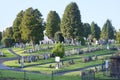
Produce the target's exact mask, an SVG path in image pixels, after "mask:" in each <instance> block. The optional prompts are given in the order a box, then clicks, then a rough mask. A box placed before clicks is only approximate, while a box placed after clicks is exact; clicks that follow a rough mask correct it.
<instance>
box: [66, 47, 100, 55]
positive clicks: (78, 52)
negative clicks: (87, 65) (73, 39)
mask: <svg viewBox="0 0 120 80" xmlns="http://www.w3.org/2000/svg"><path fill="white" fill-rule="evenodd" d="M99 50H102V48H92V49H90V50H86V51H83V50H81V49H79V48H77V49H74V48H73V49H72V51H70V50H69V51H65V56H71V55H79V54H84V53H90V52H94V51H99Z"/></svg>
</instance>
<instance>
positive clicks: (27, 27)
mask: <svg viewBox="0 0 120 80" xmlns="http://www.w3.org/2000/svg"><path fill="white" fill-rule="evenodd" d="M41 17H42V14H41V13H40V12H39V11H38V9H33V8H28V9H27V10H26V11H25V13H24V16H23V19H22V23H21V31H22V39H23V40H25V41H29V42H31V43H32V46H33V48H34V45H35V44H36V43H38V42H39V40H43V30H44V26H43V19H42V18H41Z"/></svg>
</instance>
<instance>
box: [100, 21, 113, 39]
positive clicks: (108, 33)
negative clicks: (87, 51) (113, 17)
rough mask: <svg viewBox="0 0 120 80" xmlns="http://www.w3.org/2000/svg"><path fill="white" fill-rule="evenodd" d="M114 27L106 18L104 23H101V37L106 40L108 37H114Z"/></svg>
mask: <svg viewBox="0 0 120 80" xmlns="http://www.w3.org/2000/svg"><path fill="white" fill-rule="evenodd" d="M114 31H115V29H114V27H113V26H112V23H111V21H110V20H107V21H106V23H105V24H104V25H103V28H102V32H101V38H102V39H105V40H108V39H114V38H115V35H114Z"/></svg>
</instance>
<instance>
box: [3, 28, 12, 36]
mask: <svg viewBox="0 0 120 80" xmlns="http://www.w3.org/2000/svg"><path fill="white" fill-rule="evenodd" d="M5 37H8V38H13V29H12V27H8V28H6V30H5Z"/></svg>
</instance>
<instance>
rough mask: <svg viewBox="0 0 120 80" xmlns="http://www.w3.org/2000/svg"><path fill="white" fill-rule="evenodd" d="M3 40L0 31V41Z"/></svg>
mask: <svg viewBox="0 0 120 80" xmlns="http://www.w3.org/2000/svg"><path fill="white" fill-rule="evenodd" d="M1 40H2V32H0V42H1Z"/></svg>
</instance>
